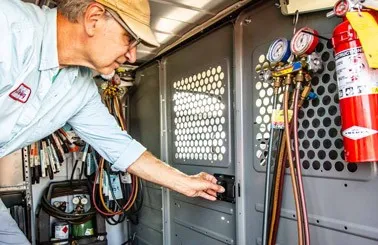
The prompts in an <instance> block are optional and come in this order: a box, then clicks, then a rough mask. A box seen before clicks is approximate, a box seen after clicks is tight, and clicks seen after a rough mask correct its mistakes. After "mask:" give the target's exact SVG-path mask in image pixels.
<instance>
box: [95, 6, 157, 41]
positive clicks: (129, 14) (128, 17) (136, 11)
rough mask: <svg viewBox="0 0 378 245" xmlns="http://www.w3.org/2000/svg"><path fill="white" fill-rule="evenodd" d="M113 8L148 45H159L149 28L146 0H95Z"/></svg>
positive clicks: (148, 7)
mask: <svg viewBox="0 0 378 245" xmlns="http://www.w3.org/2000/svg"><path fill="white" fill-rule="evenodd" d="M95 1H96V2H98V3H101V4H102V5H104V6H106V7H108V8H110V9H112V10H114V11H115V12H116V13H117V14H118V15H119V16H120V17H121V19H122V20H123V21H124V22H125V23H126V25H127V26H128V27H129V29H130V30H131V31H132V32H133V33H134V34H135V35H136V36H137V37H138V38H140V39H141V41H142V42H144V43H145V44H147V45H149V46H153V47H159V46H160V44H159V43H158V41H157V40H156V37H155V35H154V33H153V31H152V30H151V26H150V18H151V17H150V5H149V3H148V0H95Z"/></svg>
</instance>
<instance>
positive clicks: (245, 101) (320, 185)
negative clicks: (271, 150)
mask: <svg viewBox="0 0 378 245" xmlns="http://www.w3.org/2000/svg"><path fill="white" fill-rule="evenodd" d="M325 14H326V13H325V12H319V13H311V14H301V15H300V17H299V22H298V26H297V28H301V27H304V26H309V27H311V28H314V29H316V30H317V31H318V32H319V33H320V35H322V36H326V37H330V36H331V33H332V31H333V29H334V27H335V26H336V25H337V24H338V23H339V22H340V20H339V19H327V18H325ZM267 20H268V21H267ZM292 20H293V19H292V16H282V15H281V13H280V12H279V10H277V8H275V6H273V4H272V3H270V2H269V1H262V2H261V4H259V5H257V6H253V7H251V8H250V9H249V10H248V11H245V12H244V13H243V14H242V15H241V16H240V18H239V20H238V21H237V23H236V25H235V27H236V35H235V40H236V48H235V50H236V54H235V57H236V61H237V62H236V64H235V67H236V70H237V71H236V81H235V82H236V88H235V91H236V92H235V93H236V96H235V100H236V102H235V105H236V108H235V111H236V112H238V113H237V114H236V120H235V127H236V129H235V132H236V133H237V136H236V140H235V142H236V149H238V154H236V162H237V163H238V164H239V163H240V165H239V166H237V169H238V170H239V169H240V171H238V174H237V181H240V183H241V196H240V198H238V199H237V213H238V214H239V215H240V219H239V221H240V222H239V227H240V232H239V229H238V242H240V243H241V244H246V245H252V244H260V243H261V236H262V223H263V212H264V182H265V177H266V176H265V166H261V165H260V164H261V159H263V158H264V152H265V150H266V148H267V146H266V145H267V143H268V142H267V140H265V138H266V135H265V136H264V134H265V133H266V132H268V131H267V130H265V131H264V132H261V130H260V125H259V124H257V123H255V122H256V119H257V117H258V116H262V123H264V116H265V115H269V114H268V113H267V112H264V109H262V112H261V114H262V115H261V114H260V109H261V107H262V106H264V107H266V108H265V110H266V111H267V110H268V107H269V105H270V104H271V102H270V101H269V98H268V102H269V103H268V104H266V105H264V99H265V98H266V95H260V93H261V94H263V93H264V92H261V89H259V87H257V88H256V84H257V82H258V79H257V74H256V72H255V71H254V68H255V67H256V65H257V64H259V63H260V61H259V58H260V55H261V54H266V52H267V50H268V47H269V45H270V43H271V42H272V41H273V40H275V39H276V38H278V37H285V38H287V39H291V37H292V35H293V25H292V23H293V22H292ZM262 27H263V28H262ZM322 44H323V48H321V46H322V45H320V46H319V47H318V51H319V52H320V53H321V55H322V59H323V60H324V62H325V66H324V70H323V71H322V72H321V73H320V74H319V75H317V78H315V79H314V81H313V88H314V91H315V92H316V93H318V94H319V95H318V96H319V98H318V100H313V101H311V102H308V104H307V105H304V107H303V109H302V110H303V112H301V115H300V125H301V126H300V132H299V133H300V137H301V139H300V144H301V146H300V147H301V150H302V157H303V162H302V163H303V164H304V165H305V166H304V167H303V166H302V169H303V173H304V176H303V186H304V191H305V194H306V204H307V210H308V217H309V223H310V233H311V244H313V245H356V244H358V245H372V244H376V243H377V241H378V229H377V227H378V214H377V213H376V212H375V209H376V204H377V202H378V199H377V197H378V189H377V188H376V186H377V182H378V178H377V165H376V164H358V165H349V168H348V165H347V164H346V163H345V162H344V160H343V158H342V151H343V149H342V147H341V145H340V143H341V142H340V139H341V137H340V121H339V120H340V118H339V114H338V105H337V103H338V100H337V97H336V94H337V92H336V88H335V86H334V85H336V81H335V78H334V62H333V53H332V51H331V49H330V47H329V46H328V47H327V45H325V43H324V42H322ZM328 55H329V56H328ZM332 84H334V85H332ZM261 86H262V88H263V89H264V90H266V91H265V94H266V93H267V92H268V91H267V90H268V89H269V88H268V87H265V88H264V84H261ZM265 86H266V85H265ZM260 96H261V97H260ZM258 99H262V105H261V106H260V107H258V106H256V102H257V100H258ZM335 107H336V108H337V110H335ZM259 133H260V137H259V140H258V139H256V136H257V135H258V134H259ZM261 142H263V143H262V144H261ZM260 144H261V145H262V146H261V145H260ZM258 150H260V151H261V152H260V155H259V157H257V156H256V153H257V151H258ZM306 161H307V162H308V163H306ZM356 166H357V169H356V171H354V170H355V169H353V168H356ZM277 244H283V245H292V244H297V224H296V215H295V203H294V198H293V190H292V185H291V180H290V175H289V174H286V175H285V183H284V191H283V197H282V208H281V222H280V226H279V230H278V238H277Z"/></svg>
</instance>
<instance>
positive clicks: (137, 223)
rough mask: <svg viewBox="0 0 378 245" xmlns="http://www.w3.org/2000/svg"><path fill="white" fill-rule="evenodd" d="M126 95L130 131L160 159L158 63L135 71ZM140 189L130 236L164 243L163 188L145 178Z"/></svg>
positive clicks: (145, 242) (140, 241) (141, 241)
mask: <svg viewBox="0 0 378 245" xmlns="http://www.w3.org/2000/svg"><path fill="white" fill-rule="evenodd" d="M129 96H130V98H129V105H128V109H129V113H128V114H129V121H130V124H129V125H130V126H129V133H130V134H131V135H132V136H133V137H134V138H135V139H136V140H138V141H139V142H141V143H142V144H143V145H144V146H146V148H147V149H148V150H149V151H150V152H151V153H152V154H154V155H155V156H157V157H159V158H160V156H161V154H160V100H159V97H160V91H159V64H158V62H155V63H153V64H151V65H150V66H148V67H146V68H145V69H144V70H142V71H140V72H138V73H137V74H136V85H135V88H133V90H132V91H131V92H130V95H129ZM143 188H144V191H143V207H142V209H141V211H140V213H139V215H138V217H135V218H132V219H131V220H130V222H131V224H133V225H132V230H131V233H132V234H130V236H133V235H134V233H135V237H136V239H137V240H138V242H139V243H138V244H163V243H162V242H163V232H162V230H163V222H162V220H163V219H162V215H163V213H162V188H161V187H160V186H158V185H156V184H153V183H150V182H145V181H144V182H143Z"/></svg>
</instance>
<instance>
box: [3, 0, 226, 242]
mask: <svg viewBox="0 0 378 245" xmlns="http://www.w3.org/2000/svg"><path fill="white" fill-rule="evenodd" d="M149 22H150V10H149V5H148V1H147V0H59V5H58V10H56V9H47V8H45V9H43V10H41V9H39V8H38V7H37V6H35V5H33V4H26V3H23V2H21V1H20V0H1V1H0V36H1V38H0V108H1V110H0V157H3V156H5V155H7V154H9V153H11V152H13V151H15V150H17V149H20V148H21V147H23V146H26V145H29V144H31V143H32V142H35V141H37V140H39V139H41V138H43V137H45V136H47V135H49V134H51V133H52V132H54V131H55V130H57V129H58V128H60V127H62V126H63V125H64V124H65V123H66V122H68V123H69V124H70V125H71V126H72V127H73V128H74V130H75V131H76V132H77V134H78V135H79V136H80V137H81V138H82V139H83V140H85V141H86V142H88V143H89V144H90V145H91V146H93V147H94V148H95V149H96V150H97V151H98V152H99V153H100V154H101V155H102V156H103V157H104V158H105V159H107V160H108V161H109V162H111V163H113V168H114V169H118V170H120V171H128V172H129V173H132V174H135V175H137V176H139V177H141V178H143V179H146V180H148V181H152V182H155V183H157V184H160V185H163V186H165V187H168V188H170V189H172V190H174V191H177V192H180V193H182V194H184V195H186V196H189V197H197V196H198V197H202V198H205V199H208V200H215V196H216V193H217V192H223V191H224V189H223V188H222V187H221V186H219V185H217V184H216V179H215V178H214V177H213V176H212V175H209V174H206V173H200V174H198V175H194V176H188V175H186V174H184V173H182V172H180V171H178V170H177V169H174V168H172V167H170V166H168V165H166V164H164V163H163V162H162V161H160V160H159V159H157V158H156V157H154V156H153V155H152V154H150V153H149V152H148V151H146V149H145V148H144V147H143V146H142V145H141V144H140V143H138V142H136V141H135V140H133V139H132V138H131V137H130V136H129V135H128V134H127V133H126V132H123V131H121V130H120V128H119V127H118V125H117V124H116V122H115V120H114V118H112V117H111V116H110V115H109V113H108V111H107V109H106V108H105V106H104V105H103V104H102V103H101V100H100V96H99V94H98V92H97V87H96V85H95V83H94V82H93V80H92V74H91V72H90V69H88V68H91V69H93V70H96V71H98V72H99V73H101V74H110V73H112V72H113V71H114V70H115V69H116V68H118V67H119V66H120V65H121V64H123V63H125V62H130V63H133V62H135V60H136V45H137V44H138V43H140V42H142V43H144V44H145V45H149V46H158V42H157V41H156V39H155V37H154V35H153V33H152V31H151V29H150V23H149ZM9 217H10V216H9V214H8V213H7V212H6V211H0V219H2V221H3V220H7V221H9ZM2 223H7V222H2ZM13 228H15V227H12V229H11V228H10V227H6V228H5V229H1V225H0V241H1V242H3V243H5V244H7V243H8V244H27V241H26V239H24V238H23V237H21V236H20V235H19V234H18V233H17V232H15V230H14V229H13Z"/></svg>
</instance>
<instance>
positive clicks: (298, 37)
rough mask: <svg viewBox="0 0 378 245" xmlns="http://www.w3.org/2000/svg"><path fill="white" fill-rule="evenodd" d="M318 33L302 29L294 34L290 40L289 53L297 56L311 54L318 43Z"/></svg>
mask: <svg viewBox="0 0 378 245" xmlns="http://www.w3.org/2000/svg"><path fill="white" fill-rule="evenodd" d="M317 35H318V32H317V31H316V30H314V29H311V28H309V27H303V28H301V29H300V30H298V31H297V33H295V35H294V37H293V39H292V40H291V45H290V49H291V52H292V53H293V54H295V55H297V56H299V55H303V54H311V53H312V52H314V51H315V48H316V46H317V45H318V43H319V38H318V37H317Z"/></svg>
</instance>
